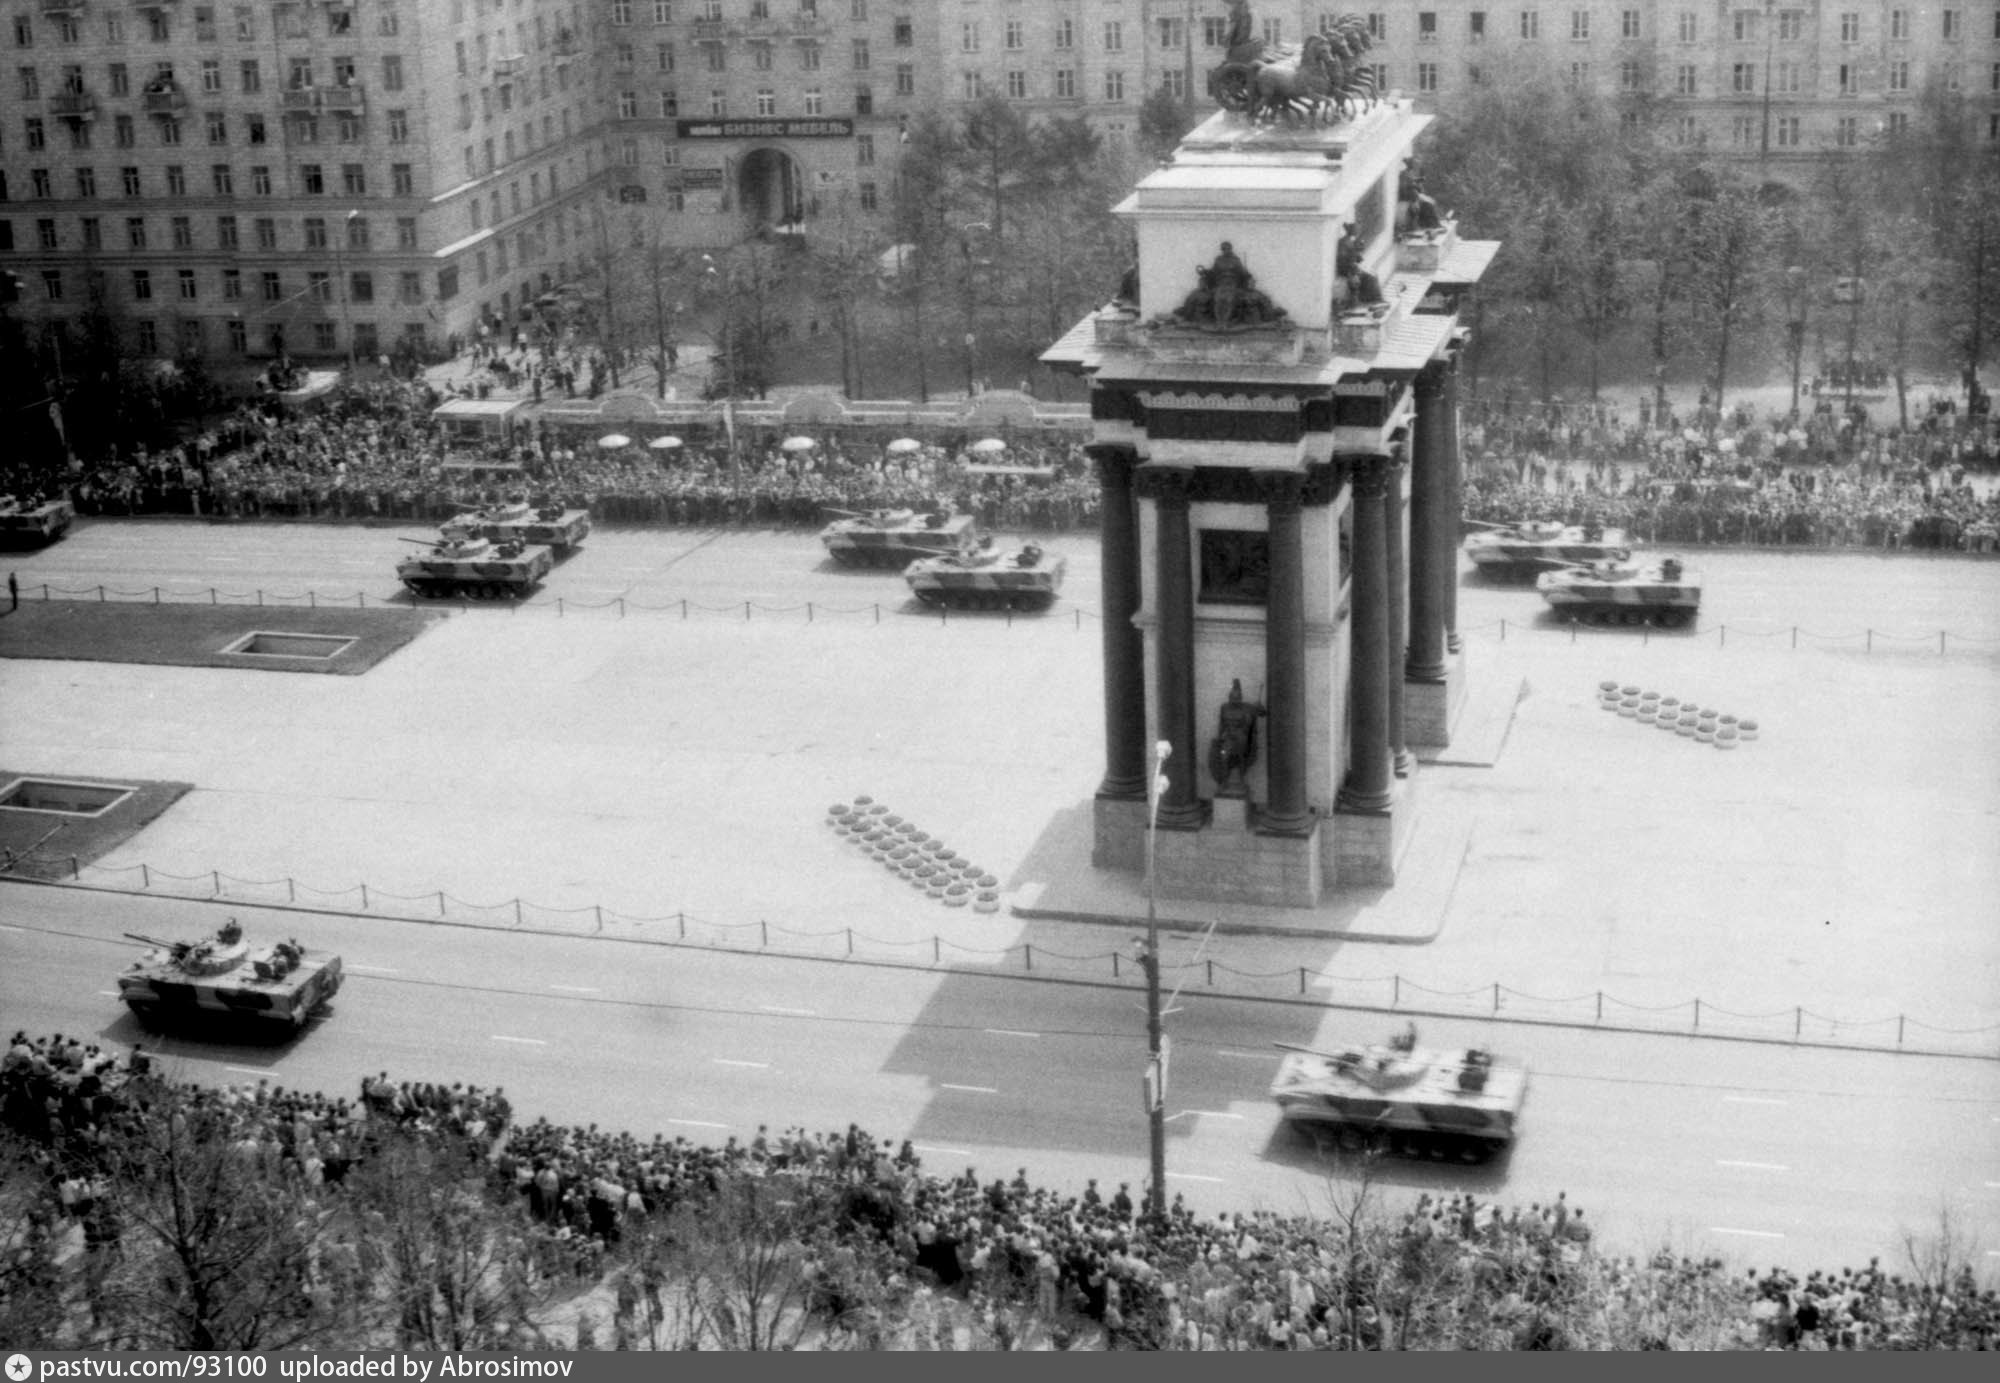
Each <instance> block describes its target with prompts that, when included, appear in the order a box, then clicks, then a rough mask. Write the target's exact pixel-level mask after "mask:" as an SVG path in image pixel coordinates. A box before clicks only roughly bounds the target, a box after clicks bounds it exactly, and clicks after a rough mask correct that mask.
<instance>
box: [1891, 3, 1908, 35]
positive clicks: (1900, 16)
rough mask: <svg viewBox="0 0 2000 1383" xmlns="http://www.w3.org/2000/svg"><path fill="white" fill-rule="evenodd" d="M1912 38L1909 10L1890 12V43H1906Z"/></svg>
mask: <svg viewBox="0 0 2000 1383" xmlns="http://www.w3.org/2000/svg"><path fill="white" fill-rule="evenodd" d="M1909 37H1910V12H1909V11H1908V10H1890V11H1889V41H1890V42H1891V43H1904V42H1907V41H1908V40H1909Z"/></svg>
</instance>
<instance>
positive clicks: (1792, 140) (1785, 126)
mask: <svg viewBox="0 0 2000 1383" xmlns="http://www.w3.org/2000/svg"><path fill="white" fill-rule="evenodd" d="M1771 123H1772V127H1773V129H1774V131H1775V133H1776V136H1777V137H1776V141H1775V142H1776V143H1777V146H1778V147H1779V148H1780V149H1796V148H1798V147H1799V117H1798V116H1796V115H1781V116H1779V117H1778V118H1777V119H1776V120H1774V121H1772V122H1771Z"/></svg>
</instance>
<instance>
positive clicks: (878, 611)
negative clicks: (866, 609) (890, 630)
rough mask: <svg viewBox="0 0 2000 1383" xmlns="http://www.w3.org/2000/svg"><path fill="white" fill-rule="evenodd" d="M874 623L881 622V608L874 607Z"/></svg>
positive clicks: (878, 606)
mask: <svg viewBox="0 0 2000 1383" xmlns="http://www.w3.org/2000/svg"><path fill="white" fill-rule="evenodd" d="M875 622H876V623H877V624H880V623H881V622H882V607H881V606H880V605H877V606H876V607H875Z"/></svg>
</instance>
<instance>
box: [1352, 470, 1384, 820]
mask: <svg viewBox="0 0 2000 1383" xmlns="http://www.w3.org/2000/svg"><path fill="white" fill-rule="evenodd" d="M1347 466H1348V476H1349V483H1350V485H1351V486H1352V494H1353V504H1354V576H1353V614H1352V616H1351V623H1350V625H1349V637H1350V640H1351V656H1350V658H1349V665H1350V667H1349V683H1350V686H1351V688H1352V709H1351V711H1350V713H1349V720H1348V755H1347V780H1346V782H1344V783H1343V784H1342V785H1341V788H1340V796H1339V799H1338V805H1339V806H1340V807H1341V808H1342V809H1343V810H1346V811H1354V812H1384V811H1387V810H1388V809H1389V807H1390V805H1391V804H1392V803H1393V801H1394V797H1393V794H1392V793H1391V791H1390V786H1389V777H1390V768H1389V571H1388V535H1387V533H1386V531H1385V529H1386V523H1385V517H1384V513H1383V510H1384V503H1383V500H1384V497H1385V496H1386V494H1387V491H1388V469H1389V462H1388V459H1387V458H1386V457H1381V456H1357V457H1351V458H1349V459H1348V463H1347Z"/></svg>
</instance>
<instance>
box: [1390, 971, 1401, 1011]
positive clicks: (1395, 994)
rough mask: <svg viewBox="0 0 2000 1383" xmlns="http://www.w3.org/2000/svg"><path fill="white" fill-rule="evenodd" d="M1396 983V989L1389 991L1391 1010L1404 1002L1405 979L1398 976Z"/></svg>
mask: <svg viewBox="0 0 2000 1383" xmlns="http://www.w3.org/2000/svg"><path fill="white" fill-rule="evenodd" d="M1395 981H1396V983H1395V987H1394V988H1393V989H1391V990H1390V991H1389V1007H1390V1008H1394V1007H1396V1006H1397V1005H1398V1004H1400V1003H1402V1002H1403V977H1402V976H1401V975H1397V976H1396V977H1395Z"/></svg>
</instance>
